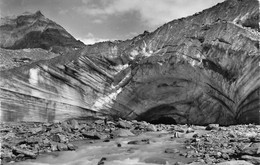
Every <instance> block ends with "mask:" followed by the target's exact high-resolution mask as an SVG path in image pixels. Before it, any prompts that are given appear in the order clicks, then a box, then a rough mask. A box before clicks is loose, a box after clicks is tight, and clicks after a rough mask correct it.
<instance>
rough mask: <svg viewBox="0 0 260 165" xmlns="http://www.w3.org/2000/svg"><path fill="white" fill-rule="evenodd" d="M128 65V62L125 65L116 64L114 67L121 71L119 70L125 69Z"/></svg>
mask: <svg viewBox="0 0 260 165" xmlns="http://www.w3.org/2000/svg"><path fill="white" fill-rule="evenodd" d="M128 66H129V65H128V64H125V65H117V66H116V67H115V69H116V70H117V71H121V70H124V69H126V68H127V67H128Z"/></svg>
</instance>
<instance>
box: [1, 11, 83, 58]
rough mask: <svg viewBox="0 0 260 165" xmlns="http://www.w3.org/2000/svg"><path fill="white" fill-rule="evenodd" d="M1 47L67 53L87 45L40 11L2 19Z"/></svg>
mask: <svg viewBox="0 0 260 165" xmlns="http://www.w3.org/2000/svg"><path fill="white" fill-rule="evenodd" d="M0 34H1V35H0V47H1V48H7V49H24V48H42V49H46V50H51V51H52V52H54V53H66V52H68V51H69V50H73V49H78V48H82V47H84V46H85V45H84V44H83V43H82V42H81V41H78V40H76V39H75V38H74V37H73V36H72V35H71V34H69V33H68V32H67V31H66V30H65V29H64V28H63V27H61V26H60V25H58V24H56V23H55V22H53V21H51V20H49V19H48V18H46V17H45V16H44V15H43V14H42V13H41V12H40V11H37V12H36V13H28V12H26V13H24V14H22V15H20V16H17V17H4V18H1V24H0Z"/></svg>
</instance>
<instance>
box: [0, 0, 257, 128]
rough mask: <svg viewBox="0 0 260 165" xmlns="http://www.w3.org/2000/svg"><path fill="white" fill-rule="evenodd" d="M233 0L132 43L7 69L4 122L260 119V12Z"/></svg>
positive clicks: (249, 1)
mask: <svg viewBox="0 0 260 165" xmlns="http://www.w3.org/2000/svg"><path fill="white" fill-rule="evenodd" d="M258 6H259V4H258V1H256V0H227V1H225V2H223V3H221V4H217V5H216V6H214V7H212V8H210V9H207V10H204V11H202V12H200V13H196V14H195V15H193V16H189V17H187V18H182V19H179V20H174V21H172V22H169V23H167V24H165V25H163V26H161V27H159V28H158V29H157V30H155V31H154V32H152V33H149V32H144V33H143V34H141V35H139V36H137V37H135V38H133V39H131V40H126V41H115V42H103V43H98V44H95V45H92V46H86V47H85V48H84V49H82V50H80V51H78V52H77V53H76V54H71V55H67V56H66V57H64V56H60V57H56V58H54V59H51V60H47V61H42V62H38V63H37V64H35V65H31V66H24V67H21V68H18V69H13V70H6V71H2V72H1V76H2V77H3V78H2V79H1V81H0V83H1V95H2V96H1V120H2V121H3V120H4V121H21V120H26V121H28V120H29V121H58V120H64V119H68V118H72V117H89V116H99V115H102V116H110V117H113V118H118V117H121V118H124V119H138V120H146V121H149V122H151V123H160V122H161V123H165V122H170V123H190V124H207V123H218V124H222V125H229V124H235V123H257V124H259V123H260V115H259V109H260V101H259V98H260V74H259V73H260V67H259V62H260V56H259V39H260V34H259V26H258V24H259V10H258Z"/></svg>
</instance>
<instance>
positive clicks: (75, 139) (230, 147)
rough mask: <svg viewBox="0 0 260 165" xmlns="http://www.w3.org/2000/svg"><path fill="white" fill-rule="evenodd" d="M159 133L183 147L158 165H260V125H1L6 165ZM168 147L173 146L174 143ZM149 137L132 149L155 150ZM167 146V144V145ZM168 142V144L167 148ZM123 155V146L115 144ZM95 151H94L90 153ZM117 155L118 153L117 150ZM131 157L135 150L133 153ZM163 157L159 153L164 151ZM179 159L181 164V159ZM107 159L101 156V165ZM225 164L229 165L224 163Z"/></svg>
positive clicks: (74, 122)
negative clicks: (120, 139)
mask: <svg viewBox="0 0 260 165" xmlns="http://www.w3.org/2000/svg"><path fill="white" fill-rule="evenodd" d="M147 132H154V133H158V134H156V136H157V135H158V136H157V137H163V136H165V135H167V137H166V136H165V137H166V138H165V139H164V140H165V141H168V142H169V141H170V143H178V144H180V146H181V147H176V148H175V147H171V146H170V145H169V147H167V146H166V147H165V148H164V149H163V150H164V154H169V155H170V158H171V159H168V160H167V161H166V160H164V159H163V158H152V159H149V160H148V162H147V161H146V163H153V164H176V165H177V164H178V165H182V164H186V163H188V164H193V165H194V164H221V165H224V164H225V165H229V164H234V165H235V164H241V165H249V164H260V126H259V125H235V126H229V127H220V126H219V125H218V124H210V125H208V126H207V127H203V126H188V125H164V124H157V125H154V124H149V123H147V122H144V121H142V122H139V121H136V120H133V121H125V120H119V121H107V120H106V119H105V120H91V121H86V120H69V121H65V122H59V123H28V122H27V123H25V122H23V123H1V129H0V136H1V137H2V138H1V163H3V164H6V163H12V162H20V161H24V160H26V159H36V158H37V157H38V156H39V155H44V154H47V153H50V152H56V151H68V150H77V148H78V147H80V145H82V142H83V141H84V144H85V145H86V143H88V144H93V143H100V142H103V143H104V142H110V141H113V140H115V139H117V138H119V137H124V138H126V139H127V138H129V137H142V134H145V133H147ZM168 142H167V143H168ZM152 143H153V140H152V139H149V138H144V139H142V138H141V139H140V138H139V139H138V140H129V141H128V142H127V144H128V145H134V146H135V145H136V146H137V145H152ZM163 143H164V141H163ZM163 143H162V144H163ZM115 145H116V146H117V148H118V150H120V147H121V146H122V145H123V144H121V143H115ZM89 152H90V151H89ZM111 152H112V151H111ZM129 152H130V151H129ZM158 152H159V151H158ZM177 157H178V162H176V159H177ZM106 160H107V158H105V157H103V158H102V157H100V161H99V162H98V164H99V165H101V164H106ZM224 162H225V163H224Z"/></svg>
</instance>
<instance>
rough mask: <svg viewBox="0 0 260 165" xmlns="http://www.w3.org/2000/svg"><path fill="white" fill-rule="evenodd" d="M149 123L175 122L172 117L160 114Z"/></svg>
mask: <svg viewBox="0 0 260 165" xmlns="http://www.w3.org/2000/svg"><path fill="white" fill-rule="evenodd" d="M150 123H151V124H177V122H176V121H175V120H174V118H172V117H169V116H161V117H159V118H158V119H155V120H151V121H150Z"/></svg>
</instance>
